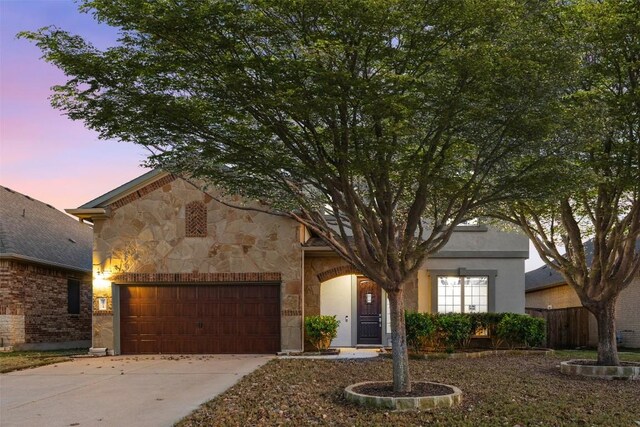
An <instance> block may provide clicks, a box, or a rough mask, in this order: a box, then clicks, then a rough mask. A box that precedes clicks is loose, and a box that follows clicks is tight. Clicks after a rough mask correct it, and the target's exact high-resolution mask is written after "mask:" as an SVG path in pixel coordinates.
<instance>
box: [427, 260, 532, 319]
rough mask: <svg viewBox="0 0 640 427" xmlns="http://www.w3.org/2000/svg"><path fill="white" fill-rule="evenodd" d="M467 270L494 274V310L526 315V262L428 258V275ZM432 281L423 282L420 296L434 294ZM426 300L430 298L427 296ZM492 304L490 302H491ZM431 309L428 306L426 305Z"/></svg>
mask: <svg viewBox="0 0 640 427" xmlns="http://www.w3.org/2000/svg"><path fill="white" fill-rule="evenodd" d="M460 268H464V269H467V270H483V271H491V270H493V271H495V272H496V273H497V275H496V276H495V292H494V294H495V300H494V301H493V306H494V311H496V312H512V313H524V305H525V304H524V259H518V258H505V259H500V258H489V259H467V258H457V259H456V258H447V259H444V258H441V259H428V260H427V261H426V262H425V269H426V270H427V276H428V275H429V271H431V270H458V269H460ZM430 286H431V280H430V279H429V280H426V278H425V279H423V280H421V282H420V284H419V287H420V293H421V294H422V292H423V291H424V292H425V293H426V294H427V295H430V293H431V287H430ZM425 298H429V297H428V296H427V297H425ZM490 305H491V302H490ZM427 307H428V306H427Z"/></svg>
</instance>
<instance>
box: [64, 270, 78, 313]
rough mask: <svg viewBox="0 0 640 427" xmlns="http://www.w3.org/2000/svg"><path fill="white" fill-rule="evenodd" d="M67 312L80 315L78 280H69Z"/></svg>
mask: <svg viewBox="0 0 640 427" xmlns="http://www.w3.org/2000/svg"><path fill="white" fill-rule="evenodd" d="M67 312H68V313H69V314H80V281H79V280H76V279H68V280H67Z"/></svg>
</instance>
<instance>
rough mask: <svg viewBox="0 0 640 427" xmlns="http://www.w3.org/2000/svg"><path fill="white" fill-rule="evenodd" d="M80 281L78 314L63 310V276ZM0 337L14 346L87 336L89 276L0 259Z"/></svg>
mask: <svg viewBox="0 0 640 427" xmlns="http://www.w3.org/2000/svg"><path fill="white" fill-rule="evenodd" d="M69 278H75V279H78V280H80V283H81V284H80V314H69V313H68V311H67V279H69ZM0 281H1V287H2V293H1V295H0V337H2V338H4V339H5V340H8V341H9V343H6V342H5V344H6V345H13V346H16V347H20V346H30V345H36V344H44V343H46V344H52V343H65V342H66V343H68V342H77V341H88V340H90V339H91V275H90V274H88V273H86V274H82V273H77V272H70V271H66V270H62V269H57V268H52V267H45V266H39V265H35V264H30V263H23V262H17V261H9V260H1V261H0Z"/></svg>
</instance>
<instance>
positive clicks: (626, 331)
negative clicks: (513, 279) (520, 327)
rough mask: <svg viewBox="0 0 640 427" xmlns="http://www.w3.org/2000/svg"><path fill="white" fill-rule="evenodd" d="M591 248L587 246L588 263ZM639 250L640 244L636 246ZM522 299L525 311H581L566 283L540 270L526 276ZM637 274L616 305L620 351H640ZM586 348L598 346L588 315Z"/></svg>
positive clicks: (592, 318) (547, 269)
mask: <svg viewBox="0 0 640 427" xmlns="http://www.w3.org/2000/svg"><path fill="white" fill-rule="evenodd" d="M592 248H593V245H592V244H591V242H587V244H586V245H585V250H586V251H587V261H588V262H591V259H590V258H591V257H590V254H591V252H592ZM636 248H637V250H640V240H639V241H638V244H637V246H636ZM525 297H526V303H525V304H526V306H527V308H532V309H547V310H558V309H565V308H570V307H582V303H581V302H580V299H579V298H578V295H577V294H576V292H575V291H574V290H573V289H572V288H571V287H570V286H569V285H568V284H567V283H566V282H565V280H564V278H563V277H562V275H561V274H560V273H558V272H557V271H556V270H554V269H552V268H550V267H548V266H546V265H545V266H543V267H540V268H538V269H536V270H533V271H530V272H528V273H527V274H526V275H525ZM639 308H640V274H639V275H638V276H637V277H636V278H635V279H634V280H633V282H631V284H630V285H629V286H628V287H627V288H626V289H625V290H623V291H622V292H621V293H620V296H619V297H618V301H617V302H616V329H617V336H618V340H619V344H620V346H622V347H628V348H640V309H639ZM588 317H589V321H588V339H587V344H588V345H589V346H596V345H597V344H598V327H597V323H596V319H595V316H594V315H593V314H591V313H589V315H588Z"/></svg>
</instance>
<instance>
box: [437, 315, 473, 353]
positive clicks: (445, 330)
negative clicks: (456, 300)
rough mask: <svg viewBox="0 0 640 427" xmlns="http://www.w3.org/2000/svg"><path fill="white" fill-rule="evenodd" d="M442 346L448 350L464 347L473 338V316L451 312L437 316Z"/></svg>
mask: <svg viewBox="0 0 640 427" xmlns="http://www.w3.org/2000/svg"><path fill="white" fill-rule="evenodd" d="M435 320H436V325H437V331H438V332H437V335H438V341H439V345H440V346H444V348H445V350H446V351H447V352H453V350H454V349H455V348H456V347H464V346H466V345H467V344H468V343H469V340H470V339H471V333H472V330H471V318H470V317H469V316H468V315H466V314H460V313H449V314H439V315H436V316H435Z"/></svg>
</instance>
